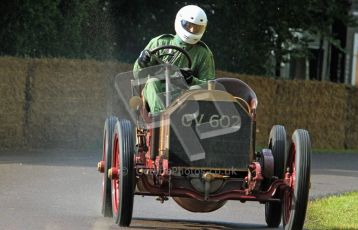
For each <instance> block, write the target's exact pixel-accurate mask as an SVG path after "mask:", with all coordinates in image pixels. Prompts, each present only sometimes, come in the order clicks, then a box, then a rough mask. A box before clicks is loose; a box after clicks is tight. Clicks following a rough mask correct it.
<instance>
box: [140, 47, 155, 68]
mask: <svg viewBox="0 0 358 230" xmlns="http://www.w3.org/2000/svg"><path fill="white" fill-rule="evenodd" d="M151 56H152V55H151V54H150V51H149V50H143V51H142V52H140V54H139V57H138V64H139V66H140V67H141V68H145V67H147V66H148V63H149V62H150V60H151Z"/></svg>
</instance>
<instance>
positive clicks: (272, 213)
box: [265, 125, 287, 228]
mask: <svg viewBox="0 0 358 230" xmlns="http://www.w3.org/2000/svg"><path fill="white" fill-rule="evenodd" d="M286 146H287V139H286V130H285V127H284V126H282V125H275V126H273V127H272V129H271V132H270V136H269V149H271V152H272V156H273V158H274V176H275V177H277V178H279V179H283V178H284V174H285V173H284V172H285V160H286V158H287V157H286ZM281 215H282V205H281V203H279V202H270V203H266V204H265V220H266V223H267V225H268V226H269V227H275V228H276V227H278V226H279V225H280V222H281Z"/></svg>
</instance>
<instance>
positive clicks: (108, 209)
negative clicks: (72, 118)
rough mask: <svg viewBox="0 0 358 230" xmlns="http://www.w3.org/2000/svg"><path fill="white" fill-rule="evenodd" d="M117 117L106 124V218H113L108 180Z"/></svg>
mask: <svg viewBox="0 0 358 230" xmlns="http://www.w3.org/2000/svg"><path fill="white" fill-rule="evenodd" d="M117 120H118V119H117V117H113V116H111V117H108V118H107V119H106V121H105V123H104V130H103V150H102V162H103V163H102V164H103V166H102V167H103V171H102V172H103V177H102V214H103V215H104V216H106V217H111V216H112V199H111V180H110V179H109V178H108V169H110V168H111V161H112V135H113V131H114V126H115V125H116V123H117Z"/></svg>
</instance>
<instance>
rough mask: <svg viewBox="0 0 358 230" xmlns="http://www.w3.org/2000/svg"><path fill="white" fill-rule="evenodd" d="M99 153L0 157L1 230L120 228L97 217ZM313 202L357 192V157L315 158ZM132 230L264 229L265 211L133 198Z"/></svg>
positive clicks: (257, 207)
mask: <svg viewBox="0 0 358 230" xmlns="http://www.w3.org/2000/svg"><path fill="white" fill-rule="evenodd" d="M98 160H99V154H98V153H95V152H91V151H88V152H76V151H74V150H72V151H71V150H41V151H27V152H25V151H11V152H9V151H2V152H0V229H4V230H12V229H16V230H18V229H21V230H22V229H24V230H32V229H36V230H41V229H49V230H52V229H54V230H57V229H66V230H67V229H76V230H77V229H94V230H97V229H119V227H118V226H116V225H115V224H113V221H112V219H111V218H104V217H102V216H101V211H100V207H101V198H100V193H101V175H100V174H99V173H98V172H97V171H96V163H97V161H98ZM312 173H313V175H312V178H311V181H312V188H311V191H310V196H311V198H316V197H320V196H324V195H328V194H336V193H340V192H344V191H351V190H358V153H357V154H329V153H328V154H314V155H313V158H312ZM134 202H135V205H134V213H133V217H134V219H133V221H132V225H131V229H260V228H265V229H267V228H266V224H265V220H264V206H263V205H261V204H259V203H256V202H247V203H244V204H243V203H240V202H238V201H230V202H228V203H227V204H226V205H225V206H224V207H223V208H221V209H219V210H217V211H215V212H212V213H207V214H196V213H191V212H188V211H185V210H184V209H182V208H180V207H179V206H177V205H176V204H175V203H174V201H171V200H169V201H168V202H165V203H164V204H161V203H159V202H158V201H156V200H155V198H153V197H139V196H136V198H135V201H134Z"/></svg>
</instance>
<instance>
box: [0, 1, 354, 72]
mask: <svg viewBox="0 0 358 230" xmlns="http://www.w3.org/2000/svg"><path fill="white" fill-rule="evenodd" d="M186 4H198V5H199V6H201V7H202V8H204V9H205V11H206V12H207V14H208V18H209V24H208V28H207V32H206V34H205V35H204V38H203V40H204V41H205V42H206V43H207V44H208V45H209V47H210V48H211V49H212V51H213V52H214V56H215V61H216V65H217V68H218V69H222V70H229V71H235V72H239V73H247V74H259V75H277V76H278V75H279V67H280V64H281V63H282V62H285V61H288V60H286V59H285V58H286V57H287V54H288V53H290V54H291V57H292V56H293V57H294V56H297V57H307V56H309V55H310V54H309V51H308V44H309V42H310V40H309V37H307V36H302V34H303V32H304V33H309V34H311V35H313V36H318V37H319V38H320V39H321V41H322V39H324V38H328V40H329V41H330V43H331V44H333V45H335V46H336V47H338V48H341V46H340V43H339V42H338V41H337V35H335V34H333V33H332V31H331V29H330V28H331V25H332V24H333V23H335V22H340V23H343V24H345V25H347V24H350V23H352V18H351V17H350V16H349V15H348V9H349V7H350V3H349V2H348V1H347V0H301V1H294V0H276V1H268V0H226V1H217V0H205V1H204V0H199V1H171V0H86V1H83V0H2V1H1V2H0V55H12V56H29V57H68V58H95V59H100V60H106V59H113V58H116V59H118V60H120V61H124V62H128V63H133V62H134V60H135V58H136V57H137V55H138V53H139V52H140V50H141V49H142V48H143V47H144V46H145V45H146V44H147V43H148V42H149V40H150V39H151V38H152V37H154V36H157V35H159V34H162V33H175V32H174V19H175V15H176V12H177V11H178V10H179V9H180V8H181V7H182V6H184V5H186Z"/></svg>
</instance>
